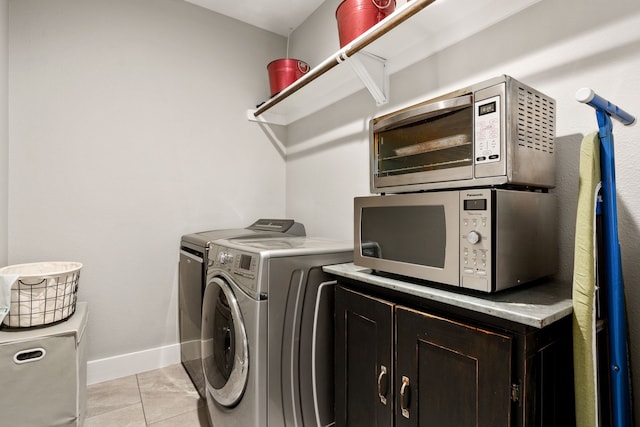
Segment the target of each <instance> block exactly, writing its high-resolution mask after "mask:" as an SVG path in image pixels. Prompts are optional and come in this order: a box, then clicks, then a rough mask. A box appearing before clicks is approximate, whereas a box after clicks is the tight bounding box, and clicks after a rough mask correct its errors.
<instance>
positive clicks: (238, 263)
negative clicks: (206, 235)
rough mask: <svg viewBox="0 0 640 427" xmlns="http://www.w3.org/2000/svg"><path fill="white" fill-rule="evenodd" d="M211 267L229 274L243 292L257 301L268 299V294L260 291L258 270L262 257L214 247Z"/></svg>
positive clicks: (211, 253) (210, 261)
mask: <svg viewBox="0 0 640 427" xmlns="http://www.w3.org/2000/svg"><path fill="white" fill-rule="evenodd" d="M209 267H212V268H217V269H220V270H223V271H225V272H226V273H228V274H229V275H230V276H231V277H232V278H233V280H234V281H236V282H237V285H239V286H240V287H241V288H242V289H243V290H245V291H246V292H247V293H248V294H249V295H250V296H252V297H254V298H257V299H266V293H264V294H263V293H261V292H260V290H259V289H258V280H257V276H258V269H259V267H260V256H259V255H258V254H252V253H248V252H242V251H239V250H236V249H232V248H226V247H222V246H216V245H212V247H211V251H210V255H209Z"/></svg>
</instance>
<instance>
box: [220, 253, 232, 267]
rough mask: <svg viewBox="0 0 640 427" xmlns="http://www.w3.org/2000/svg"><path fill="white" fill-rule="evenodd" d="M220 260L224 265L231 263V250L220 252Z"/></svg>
mask: <svg viewBox="0 0 640 427" xmlns="http://www.w3.org/2000/svg"><path fill="white" fill-rule="evenodd" d="M218 261H220V264H223V265H224V264H230V263H231V262H232V261H233V255H231V254H230V253H229V252H220V254H218Z"/></svg>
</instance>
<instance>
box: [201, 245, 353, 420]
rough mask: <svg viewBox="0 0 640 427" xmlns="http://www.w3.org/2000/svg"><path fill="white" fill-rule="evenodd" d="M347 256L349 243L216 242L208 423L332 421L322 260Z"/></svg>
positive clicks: (206, 363)
mask: <svg viewBox="0 0 640 427" xmlns="http://www.w3.org/2000/svg"><path fill="white" fill-rule="evenodd" d="M352 260H353V243H352V242H351V241H333V240H327V239H319V238H310V237H280V238H277V237H274V238H261V239H254V238H251V237H250V236H246V237H240V238H233V239H222V240H217V241H215V242H212V244H211V250H210V252H209V262H210V264H211V266H210V268H209V273H208V275H207V285H206V289H205V294H204V302H203V312H202V358H203V368H204V374H205V382H206V400H207V408H208V411H209V417H210V421H211V424H212V425H213V426H226V425H241V426H246V427H257V426H260V427H281V426H285V425H286V426H305V427H311V426H327V425H331V424H333V422H334V413H333V289H334V285H335V281H333V279H332V278H331V276H329V275H328V274H326V273H324V272H323V271H322V267H323V266H325V265H330V264H338V263H344V262H350V261H352Z"/></svg>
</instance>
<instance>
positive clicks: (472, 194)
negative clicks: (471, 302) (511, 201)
mask: <svg viewBox="0 0 640 427" xmlns="http://www.w3.org/2000/svg"><path fill="white" fill-rule="evenodd" d="M491 196H492V194H491V190H483V189H479V190H465V191H461V192H460V285H461V286H462V287H463V288H469V289H476V290H479V291H485V292H486V291H487V290H490V289H491V277H492V273H493V272H492V271H491V268H492V265H493V262H492V259H491V256H492V254H491V236H492V230H491V227H492V224H493V221H492V212H491V209H492V203H491Z"/></svg>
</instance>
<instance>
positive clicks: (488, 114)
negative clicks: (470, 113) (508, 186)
mask: <svg viewBox="0 0 640 427" xmlns="http://www.w3.org/2000/svg"><path fill="white" fill-rule="evenodd" d="M474 115H475V117H474V119H475V120H474V123H475V130H474V133H475V138H474V143H475V147H474V153H475V163H476V164H481V163H492V162H499V161H500V160H501V159H500V157H501V153H500V127H501V126H500V97H499V96H494V97H493V98H489V99H484V100H482V101H477V102H476V103H475V112H474Z"/></svg>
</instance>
